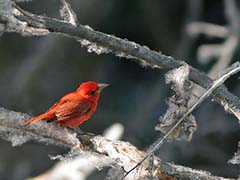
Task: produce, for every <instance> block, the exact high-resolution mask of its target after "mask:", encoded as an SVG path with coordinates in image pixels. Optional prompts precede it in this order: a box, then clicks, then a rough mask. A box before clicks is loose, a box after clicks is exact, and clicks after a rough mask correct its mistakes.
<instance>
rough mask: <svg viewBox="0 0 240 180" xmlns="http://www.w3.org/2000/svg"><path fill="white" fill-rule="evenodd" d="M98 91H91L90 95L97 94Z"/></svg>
mask: <svg viewBox="0 0 240 180" xmlns="http://www.w3.org/2000/svg"><path fill="white" fill-rule="evenodd" d="M96 92H97V91H90V93H89V94H90V95H94V94H96Z"/></svg>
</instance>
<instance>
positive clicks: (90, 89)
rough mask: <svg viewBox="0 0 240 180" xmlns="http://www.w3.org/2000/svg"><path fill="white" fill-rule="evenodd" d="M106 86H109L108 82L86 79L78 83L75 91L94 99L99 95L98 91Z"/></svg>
mask: <svg viewBox="0 0 240 180" xmlns="http://www.w3.org/2000/svg"><path fill="white" fill-rule="evenodd" d="M107 86H109V84H103V83H102V84H100V83H96V82H94V81H88V82H84V83H82V84H80V86H79V87H78V89H77V90H76V91H77V92H78V93H79V94H80V95H81V96H82V97H84V98H86V99H95V98H98V97H99V94H100V92H101V91H102V90H103V89H104V88H105V87H107Z"/></svg>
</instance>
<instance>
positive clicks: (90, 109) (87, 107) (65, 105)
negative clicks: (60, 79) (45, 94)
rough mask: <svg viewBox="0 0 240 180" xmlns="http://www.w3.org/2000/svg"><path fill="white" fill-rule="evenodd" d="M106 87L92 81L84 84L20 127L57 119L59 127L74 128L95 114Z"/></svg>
mask: <svg viewBox="0 0 240 180" xmlns="http://www.w3.org/2000/svg"><path fill="white" fill-rule="evenodd" d="M107 86H108V84H98V83H96V82H94V81H88V82H84V83H82V84H80V86H79V87H78V89H77V90H76V91H74V92H72V93H68V94H66V95H65V96H63V97H62V98H61V99H60V100H59V101H58V102H57V103H55V104H54V105H53V106H52V107H51V108H50V109H49V110H48V111H47V112H45V113H43V114H41V115H39V116H36V117H33V118H32V119H29V120H27V121H25V122H23V124H22V125H23V126H25V125H28V124H32V123H36V122H38V121H41V120H46V121H51V120H54V118H55V117H57V122H58V123H59V124H60V125H61V126H68V127H71V128H76V127H78V126H79V125H81V124H82V123H83V122H84V121H86V120H88V119H89V118H90V117H91V116H92V114H93V113H94V112H95V110H96V108H97V104H98V99H99V95H100V92H101V90H102V89H103V88H105V87H107Z"/></svg>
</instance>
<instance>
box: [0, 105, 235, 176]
mask: <svg viewBox="0 0 240 180" xmlns="http://www.w3.org/2000/svg"><path fill="white" fill-rule="evenodd" d="M28 118H29V116H28V115H26V114H24V113H20V112H14V111H10V110H7V109H4V108H0V138H2V139H3V140H6V141H11V142H12V145H15V146H16V145H21V144H22V143H26V142H27V141H34V142H36V143H44V144H52V145H55V146H58V147H60V148H66V147H67V148H70V149H72V148H74V149H75V150H78V151H79V154H82V153H93V154H95V155H98V156H101V157H102V158H103V159H104V158H106V160H107V161H112V162H113V164H117V165H119V166H122V167H124V169H129V168H130V167H132V166H133V165H134V164H135V163H136V162H138V161H139V160H141V157H143V156H144V155H145V153H144V152H142V151H140V150H138V149H137V148H136V147H135V146H133V145H132V144H130V143H127V142H124V141H114V140H109V139H107V138H105V137H103V136H99V135H98V136H96V135H93V134H89V133H85V134H81V135H78V136H76V134H75V132H74V131H72V130H70V129H68V130H66V129H64V128H62V127H59V126H57V124H55V123H46V122H39V123H37V124H34V125H31V126H27V127H23V126H20V124H21V123H22V122H23V121H24V120H25V119H28ZM76 155H77V154H76ZM159 163H161V165H160V166H159ZM146 168H147V167H146V166H144V167H143V170H141V171H140V172H139V174H138V175H137V176H130V177H133V178H134V177H142V176H145V175H146V173H147V171H146V170H145V169H146ZM153 168H154V178H156V179H163V178H162V177H163V176H164V175H167V176H168V177H170V178H171V179H176V178H178V179H192V178H193V177H198V180H232V179H230V178H229V179H228V178H221V177H216V176H212V175H211V174H210V173H209V172H207V171H200V170H196V169H191V168H187V167H184V166H179V165H175V164H171V163H167V162H163V161H161V162H159V160H158V158H157V157H154V167H153ZM134 175H135V174H134ZM133 178H132V179H133Z"/></svg>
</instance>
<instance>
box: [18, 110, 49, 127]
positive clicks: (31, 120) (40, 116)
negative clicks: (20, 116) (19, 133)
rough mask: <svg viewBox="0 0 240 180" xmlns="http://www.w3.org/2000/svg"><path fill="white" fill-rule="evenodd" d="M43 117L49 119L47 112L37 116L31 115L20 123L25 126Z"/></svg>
mask: <svg viewBox="0 0 240 180" xmlns="http://www.w3.org/2000/svg"><path fill="white" fill-rule="evenodd" d="M43 119H44V120H49V119H51V117H49V115H48V114H47V113H44V114H41V115H39V116H36V117H33V118H32V119H29V120H26V121H24V122H23V123H22V124H21V125H22V126H26V125H28V124H33V123H36V122H38V121H41V120H43Z"/></svg>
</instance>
